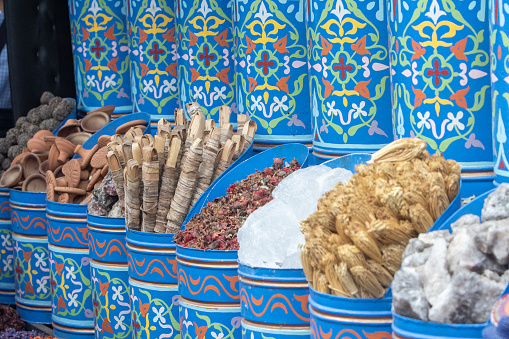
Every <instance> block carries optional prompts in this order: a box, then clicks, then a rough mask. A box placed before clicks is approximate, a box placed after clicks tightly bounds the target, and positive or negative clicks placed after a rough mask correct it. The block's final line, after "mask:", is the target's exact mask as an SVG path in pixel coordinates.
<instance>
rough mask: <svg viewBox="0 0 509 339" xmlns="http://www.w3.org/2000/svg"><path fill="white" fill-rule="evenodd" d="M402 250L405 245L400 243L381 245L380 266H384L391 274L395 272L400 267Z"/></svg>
mask: <svg viewBox="0 0 509 339" xmlns="http://www.w3.org/2000/svg"><path fill="white" fill-rule="evenodd" d="M404 251H405V246H401V245H395V244H393V245H386V246H383V247H382V258H383V263H382V266H383V267H385V268H386V269H387V271H389V273H391V274H392V275H394V274H396V272H397V271H398V270H399V268H400V267H401V260H402V257H403V252H404Z"/></svg>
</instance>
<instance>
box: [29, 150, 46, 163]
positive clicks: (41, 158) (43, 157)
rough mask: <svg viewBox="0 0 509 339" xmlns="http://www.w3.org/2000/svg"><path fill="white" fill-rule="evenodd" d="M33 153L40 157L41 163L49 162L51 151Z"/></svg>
mask: <svg viewBox="0 0 509 339" xmlns="http://www.w3.org/2000/svg"><path fill="white" fill-rule="evenodd" d="M32 153H33V154H35V155H37V156H38V157H39V161H40V162H43V161H46V160H48V157H49V151H46V152H32Z"/></svg>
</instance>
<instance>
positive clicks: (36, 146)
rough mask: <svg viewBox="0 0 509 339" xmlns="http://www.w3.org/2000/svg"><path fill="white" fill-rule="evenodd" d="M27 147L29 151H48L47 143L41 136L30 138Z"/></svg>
mask: <svg viewBox="0 0 509 339" xmlns="http://www.w3.org/2000/svg"><path fill="white" fill-rule="evenodd" d="M37 133H38V132H37ZM27 148H28V150H29V151H30V152H45V151H49V146H48V144H46V143H45V142H44V140H43V139H42V138H36V137H35V136H34V137H33V138H32V139H30V140H28V142H27Z"/></svg>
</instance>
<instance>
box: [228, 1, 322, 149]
mask: <svg viewBox="0 0 509 339" xmlns="http://www.w3.org/2000/svg"><path fill="white" fill-rule="evenodd" d="M233 18H234V39H235V40H234V41H235V47H236V48H235V64H236V86H237V108H238V111H239V113H243V114H247V115H248V116H249V117H250V118H251V119H254V120H255V121H256V122H257V124H258V129H257V130H256V135H255V138H254V140H255V143H257V144H258V143H285V142H303V143H311V141H312V139H313V133H312V129H311V113H310V111H309V107H310V106H309V105H310V104H309V78H308V69H307V54H306V23H305V20H304V1H302V0H255V1H243V0H235V8H234V14H233Z"/></svg>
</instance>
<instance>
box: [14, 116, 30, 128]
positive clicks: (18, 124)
mask: <svg viewBox="0 0 509 339" xmlns="http://www.w3.org/2000/svg"><path fill="white" fill-rule="evenodd" d="M26 121H27V118H26V117H19V118H18V120H16V128H17V129H18V130H19V129H21V126H23V124H24V123H25V122H26Z"/></svg>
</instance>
